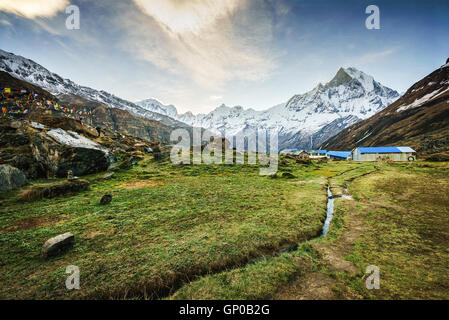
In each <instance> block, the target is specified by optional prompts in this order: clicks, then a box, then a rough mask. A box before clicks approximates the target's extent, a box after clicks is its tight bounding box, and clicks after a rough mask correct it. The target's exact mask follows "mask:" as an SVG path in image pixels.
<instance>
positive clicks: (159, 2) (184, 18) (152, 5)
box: [134, 0, 240, 34]
mask: <svg viewBox="0 0 449 320" xmlns="http://www.w3.org/2000/svg"><path fill="white" fill-rule="evenodd" d="M134 2H135V3H136V5H137V6H138V7H140V8H141V9H142V10H143V11H144V12H145V13H146V14H148V15H149V16H151V17H153V18H154V19H156V20H157V21H158V22H159V23H161V24H163V25H164V26H165V27H167V28H168V29H169V30H170V31H172V32H174V33H184V32H192V33H194V34H198V33H199V32H200V31H201V30H203V29H204V28H206V27H208V26H210V25H212V24H214V23H215V21H216V20H217V19H219V18H221V17H223V16H226V15H229V14H231V13H232V12H234V11H235V10H236V9H237V7H238V5H239V2H240V1H239V0H220V1H216V0H191V1H185V0H184V1H179V0H134Z"/></svg>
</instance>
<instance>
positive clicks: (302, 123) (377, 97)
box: [138, 68, 399, 148]
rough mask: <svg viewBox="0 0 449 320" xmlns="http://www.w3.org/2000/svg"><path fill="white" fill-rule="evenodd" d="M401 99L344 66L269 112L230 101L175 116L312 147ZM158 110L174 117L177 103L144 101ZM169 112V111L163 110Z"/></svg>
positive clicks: (143, 104)
mask: <svg viewBox="0 0 449 320" xmlns="http://www.w3.org/2000/svg"><path fill="white" fill-rule="evenodd" d="M397 98H399V94H398V92H396V91H394V90H392V89H390V88H387V87H385V86H383V85H381V84H380V83H379V82H377V81H375V80H374V79H373V77H371V76H369V75H367V74H365V73H363V72H361V71H359V70H357V69H355V68H347V69H343V68H341V69H340V70H339V71H338V72H337V74H336V75H335V77H334V78H333V79H332V80H331V81H329V82H328V83H327V84H324V85H323V84H321V83H320V84H319V85H318V86H317V87H315V88H314V89H313V90H312V91H310V92H307V93H305V94H300V95H295V96H294V97H292V98H291V99H290V100H289V101H288V102H287V103H283V104H279V105H277V106H274V107H272V108H270V109H268V110H265V111H255V110H253V109H246V110H245V109H244V108H242V107H241V106H237V107H233V108H231V107H227V106H225V105H222V106H220V107H219V108H217V109H215V110H213V111H212V112H210V113H209V114H199V115H193V114H192V113H190V112H188V113H185V114H181V115H175V118H176V119H177V120H179V121H182V122H185V123H187V124H189V125H192V126H196V127H202V128H206V129H208V130H210V131H212V132H215V133H216V134H221V135H225V134H230V135H236V134H239V133H245V132H250V131H252V130H254V129H257V128H259V129H265V130H275V131H277V132H279V147H280V148H294V147H296V148H311V147H313V146H317V145H319V144H321V143H322V142H324V141H325V140H327V139H328V138H330V137H332V136H333V135H335V134H337V133H338V132H340V131H341V130H342V129H344V128H346V127H347V126H349V125H352V124H354V123H356V122H358V121H360V120H362V119H366V118H368V117H370V116H372V115H374V114H376V113H377V112H379V111H380V110H382V109H384V108H385V107H386V106H388V105H389V104H390V103H392V102H393V101H395V100H396V99H397ZM138 104H139V105H140V106H141V107H144V108H147V109H149V110H152V111H157V112H163V111H160V110H161V109H164V107H165V108H166V109H167V111H165V114H167V115H169V116H173V114H174V113H175V114H176V112H175V110H173V108H174V107H173V106H169V107H167V106H164V105H162V104H161V103H159V102H158V101H156V102H155V101H154V100H149V102H145V101H143V102H140V103H138ZM163 113H164V112H163Z"/></svg>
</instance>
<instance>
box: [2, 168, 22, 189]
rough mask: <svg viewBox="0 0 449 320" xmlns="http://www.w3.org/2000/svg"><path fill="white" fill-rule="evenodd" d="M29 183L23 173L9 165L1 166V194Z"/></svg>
mask: <svg viewBox="0 0 449 320" xmlns="http://www.w3.org/2000/svg"><path fill="white" fill-rule="evenodd" d="M27 183H28V182H27V178H26V176H25V174H24V173H23V172H22V171H20V170H19V169H17V168H14V167H11V166H8V165H0V192H4V191H8V190H13V189H17V188H20V187H22V186H24V185H26V184H27Z"/></svg>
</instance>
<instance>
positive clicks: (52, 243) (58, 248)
mask: <svg viewBox="0 0 449 320" xmlns="http://www.w3.org/2000/svg"><path fill="white" fill-rule="evenodd" d="M74 243H75V236H74V235H73V234H72V233H71V232H67V233H64V234H60V235H59V236H56V237H54V238H51V239H48V240H47V241H46V242H45V243H44V246H43V247H42V257H43V258H45V259H46V258H49V257H53V256H56V255H58V254H60V253H62V252H64V251H66V250H67V249H69V248H71V247H72V246H73V244H74Z"/></svg>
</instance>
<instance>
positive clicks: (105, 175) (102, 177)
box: [100, 172, 114, 180]
mask: <svg viewBox="0 0 449 320" xmlns="http://www.w3.org/2000/svg"><path fill="white" fill-rule="evenodd" d="M113 175H114V172H109V173H106V174H104V175H102V176H101V178H100V179H101V180H109V179H111V178H112V176H113Z"/></svg>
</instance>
